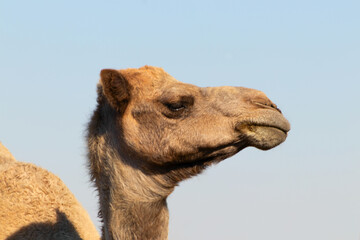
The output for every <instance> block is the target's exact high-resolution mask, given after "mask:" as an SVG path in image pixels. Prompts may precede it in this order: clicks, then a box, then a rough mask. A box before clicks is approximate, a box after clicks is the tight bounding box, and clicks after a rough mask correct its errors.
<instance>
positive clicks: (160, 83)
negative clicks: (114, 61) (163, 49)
mask: <svg viewBox="0 0 360 240" xmlns="http://www.w3.org/2000/svg"><path fill="white" fill-rule="evenodd" d="M119 71H120V73H121V74H122V75H123V76H124V77H125V79H127V81H128V83H129V84H130V86H131V89H132V90H131V91H132V95H133V97H134V96H138V97H140V98H143V99H144V98H149V99H150V98H154V97H157V96H160V95H163V94H164V93H165V92H169V91H171V92H173V93H174V92H178V93H186V92H188V93H194V92H197V91H198V90H197V89H198V87H197V86H195V85H191V84H187V83H183V82H180V81H178V80H176V79H175V78H174V77H172V76H171V75H169V74H168V73H167V72H165V71H164V70H163V69H162V68H159V67H152V66H144V67H141V68H129V69H125V70H119Z"/></svg>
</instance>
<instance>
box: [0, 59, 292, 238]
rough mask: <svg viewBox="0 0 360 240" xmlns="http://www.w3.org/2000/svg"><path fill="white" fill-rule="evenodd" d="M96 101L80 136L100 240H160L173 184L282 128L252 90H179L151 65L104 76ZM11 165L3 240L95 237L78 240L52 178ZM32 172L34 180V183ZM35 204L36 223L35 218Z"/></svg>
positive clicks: (0, 215) (278, 139)
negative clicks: (99, 223)
mask: <svg viewBox="0 0 360 240" xmlns="http://www.w3.org/2000/svg"><path fill="white" fill-rule="evenodd" d="M97 93H98V98H97V107H96V109H95V111H94V113H93V116H92V117H91V120H90V122H89V124H88V129H87V144H88V168H89V172H90V175H91V180H92V181H93V183H94V185H95V187H96V189H97V191H98V195H99V205H100V210H99V216H100V217H101V218H102V222H103V226H102V239H107V240H109V239H131V240H148V239H149V240H150V239H152V240H165V239H167V236H168V221H169V213H168V208H167V203H166V200H167V197H168V196H169V195H170V194H171V193H172V192H173V191H174V189H175V187H176V186H177V185H178V184H179V182H181V181H182V180H185V179H188V178H190V177H192V176H195V175H198V174H200V173H201V172H202V171H203V170H204V169H206V167H208V166H210V165H212V164H215V163H218V162H220V161H222V160H224V159H226V158H228V157H230V156H233V155H234V154H236V153H237V152H239V151H241V150H242V149H244V148H246V147H250V146H252V147H256V148H258V149H261V150H268V149H271V148H273V147H276V146H277V145H279V144H281V143H282V142H283V141H285V139H286V137H287V133H288V131H289V130H290V124H289V122H288V121H287V120H286V119H285V118H284V116H283V115H282V113H281V111H280V110H279V109H278V108H277V106H276V105H275V104H274V103H272V102H271V101H270V100H269V99H268V98H267V97H266V95H265V94H264V93H262V92H260V91H257V90H254V89H248V88H242V87H207V88H200V87H197V86H195V85H191V84H186V83H182V82H179V81H177V80H176V79H175V78H173V77H172V76H170V75H169V74H167V73H166V72H165V71H164V70H163V69H161V68H157V67H150V66H144V67H142V68H139V69H125V70H113V69H104V70H102V71H101V73H100V82H99V84H98V89H97ZM0 156H1V155H0ZM11 159H12V158H11ZM12 161H13V163H10V164H8V165H9V166H10V167H8V168H7V169H6V171H2V172H1V165H3V163H2V161H1V160H0V164H1V165H0V174H1V177H0V194H1V196H0V199H1V200H0V201H2V202H1V204H0V228H1V229H3V226H5V232H6V231H7V232H8V233H10V232H11V233H10V234H8V235H6V236H9V237H8V239H21V237H20V238H16V237H17V236H21V235H20V234H21V233H22V232H21V231H22V230H27V229H29V228H31V227H33V225H34V224H35V225H38V224H39V223H40V224H41V223H45V224H46V227H45V229H46V230H45V231H46V233H44V234H52V233H51V231H55V230H56V229H58V228H59V226H58V225H60V226H66V227H63V228H61V229H62V230H63V231H62V232H61V233H60V234H63V235H64V236H72V237H67V238H66V237H61V236H60V235H58V236H60V237H58V238H54V237H53V238H54V239H96V238H97V239H98V238H99V236H98V234H97V232H96V230H95V231H88V232H86V231H87V230H88V229H93V224H92V223H91V221H90V220H88V215H87V213H86V212H85V210H83V209H82V207H81V205H80V204H79V203H78V202H77V201H76V199H75V197H74V196H73V195H72V194H71V192H70V191H69V190H68V189H67V188H66V186H65V185H64V184H63V183H62V182H61V180H60V179H59V178H57V177H56V176H55V175H53V174H51V173H49V172H47V171H46V170H44V169H41V168H39V167H35V166H34V165H31V164H29V165H27V164H25V165H26V166H29V167H28V168H32V170H31V171H32V172H30V170H27V169H25V167H24V166H21V167H20V166H18V165H19V164H20V165H21V164H22V163H18V162H16V161H15V160H13V159H12ZM12 164H13V165H14V167H12V166H13V165H12ZM11 169H13V170H11ZM10 170H11V171H14V172H16V171H17V172H18V173H16V174H14V173H12V172H11V171H10ZM28 171H29V172H30V173H31V174H28V173H27V172H28ZM37 174H39V175H40V176H41V177H32V176H33V175H34V176H35V175H37ZM19 175H20V176H23V175H26V176H27V177H26V179H25V183H21V184H18V183H17V181H19V180H20V181H21V182H22V181H23V180H22V177H20V179H19V177H18V176H19ZM28 175H30V177H29V176H28ZM39 178H41V179H42V181H43V182H41V181H40V180H39ZM3 182H4V183H5V184H3ZM44 182H45V183H44ZM53 182H57V184H52V183H53ZM29 183H31V184H29ZM43 184H46V187H45V189H48V190H49V191H46V192H45V194H44V193H43V192H41V191H39V190H36V192H35V191H34V194H31V195H30V196H24V195H23V192H24V189H25V190H26V189H28V188H29V185H30V186H31V187H34V189H42V185H43ZM4 189H5V191H4ZM26 191H28V190H26ZM38 195H42V196H41V199H39V197H38ZM63 195H64V196H67V197H66V198H64V197H63ZM61 198H62V201H60V200H59V199H61ZM14 199H15V200H16V202H15V203H14V202H13V200H14ZM17 199H18V200H17ZM34 199H36V200H34ZM48 199H51V200H48ZM34 201H35V202H36V203H35V204H36V206H37V207H38V209H37V211H38V212H41V214H42V215H39V214H37V212H35V211H33V209H34V204H33V202H34ZM52 201H53V202H52ZM3 206H4V207H5V209H1V208H4V207H3ZM8 206H11V207H12V208H13V210H10V211H9V208H8ZM39 206H41V207H39ZM9 212H10V213H11V214H10V213H9ZM13 212H14V213H13ZM24 212H27V217H28V219H29V220H27V222H24V223H21V224H18V226H15V225H16V224H12V225H13V226H12V229H11V231H10V230H8V229H9V227H8V226H7V223H8V222H16V221H15V219H16V218H17V216H21V214H23V213H24ZM9 214H10V215H13V216H9ZM44 216H46V217H44ZM80 219H82V220H81V221H80ZM5 221H6V222H5ZM79 221H80V222H79ZM49 223H50V225H56V226H55V227H51V226H48V225H49ZM38 229H39V231H40V233H35V232H34V233H33V234H39V236H42V235H41V234H42V233H41V230H42V229H41V228H38ZM65 229H68V230H67V231H66V230H65ZM16 230H17V231H16ZM48 232H50V233H48ZM66 234H68V235H66ZM86 234H87V235H86ZM22 236H25V235H22ZM44 236H45V235H44ZM46 236H49V235H46ZM51 236H55V235H51ZM0 239H2V238H1V235H0ZM41 239H48V238H46V237H43V238H41Z"/></svg>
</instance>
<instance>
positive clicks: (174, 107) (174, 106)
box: [165, 102, 186, 112]
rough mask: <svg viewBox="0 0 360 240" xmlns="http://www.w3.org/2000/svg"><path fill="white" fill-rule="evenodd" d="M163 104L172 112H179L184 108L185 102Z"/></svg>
mask: <svg viewBox="0 0 360 240" xmlns="http://www.w3.org/2000/svg"><path fill="white" fill-rule="evenodd" d="M165 106H166V107H167V108H168V109H169V110H170V111H172V112H179V111H181V110H184V109H185V108H186V106H185V104H183V103H181V102H179V103H166V104H165Z"/></svg>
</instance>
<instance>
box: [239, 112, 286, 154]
mask: <svg viewBox="0 0 360 240" xmlns="http://www.w3.org/2000/svg"><path fill="white" fill-rule="evenodd" d="M274 113H275V114H269V115H267V116H266V118H260V119H255V120H253V119H251V120H248V121H242V122H239V123H238V124H236V125H235V129H236V131H238V132H239V133H240V135H241V136H244V137H245V138H247V140H248V144H249V146H253V147H256V148H258V149H261V150H268V149H271V148H273V147H276V146H278V145H279V144H281V143H282V142H284V141H285V140H286V138H287V135H288V132H289V131H290V123H289V122H288V121H287V120H286V119H285V117H284V116H283V115H282V114H280V113H277V112H275V111H274Z"/></svg>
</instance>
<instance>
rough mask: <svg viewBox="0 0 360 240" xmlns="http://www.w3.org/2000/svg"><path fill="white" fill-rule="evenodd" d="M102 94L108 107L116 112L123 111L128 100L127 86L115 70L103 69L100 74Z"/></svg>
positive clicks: (125, 81)
mask: <svg viewBox="0 0 360 240" xmlns="http://www.w3.org/2000/svg"><path fill="white" fill-rule="evenodd" d="M100 77H101V85H102V87H103V93H104V95H105V97H106V99H107V100H108V101H109V103H110V105H111V106H112V107H114V108H115V109H117V110H120V109H123V108H124V107H125V106H126V103H127V102H128V101H129V100H130V93H129V84H128V82H127V80H126V79H125V77H124V76H122V75H121V73H120V72H119V71H117V70H113V69H103V70H101V72H100Z"/></svg>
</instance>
